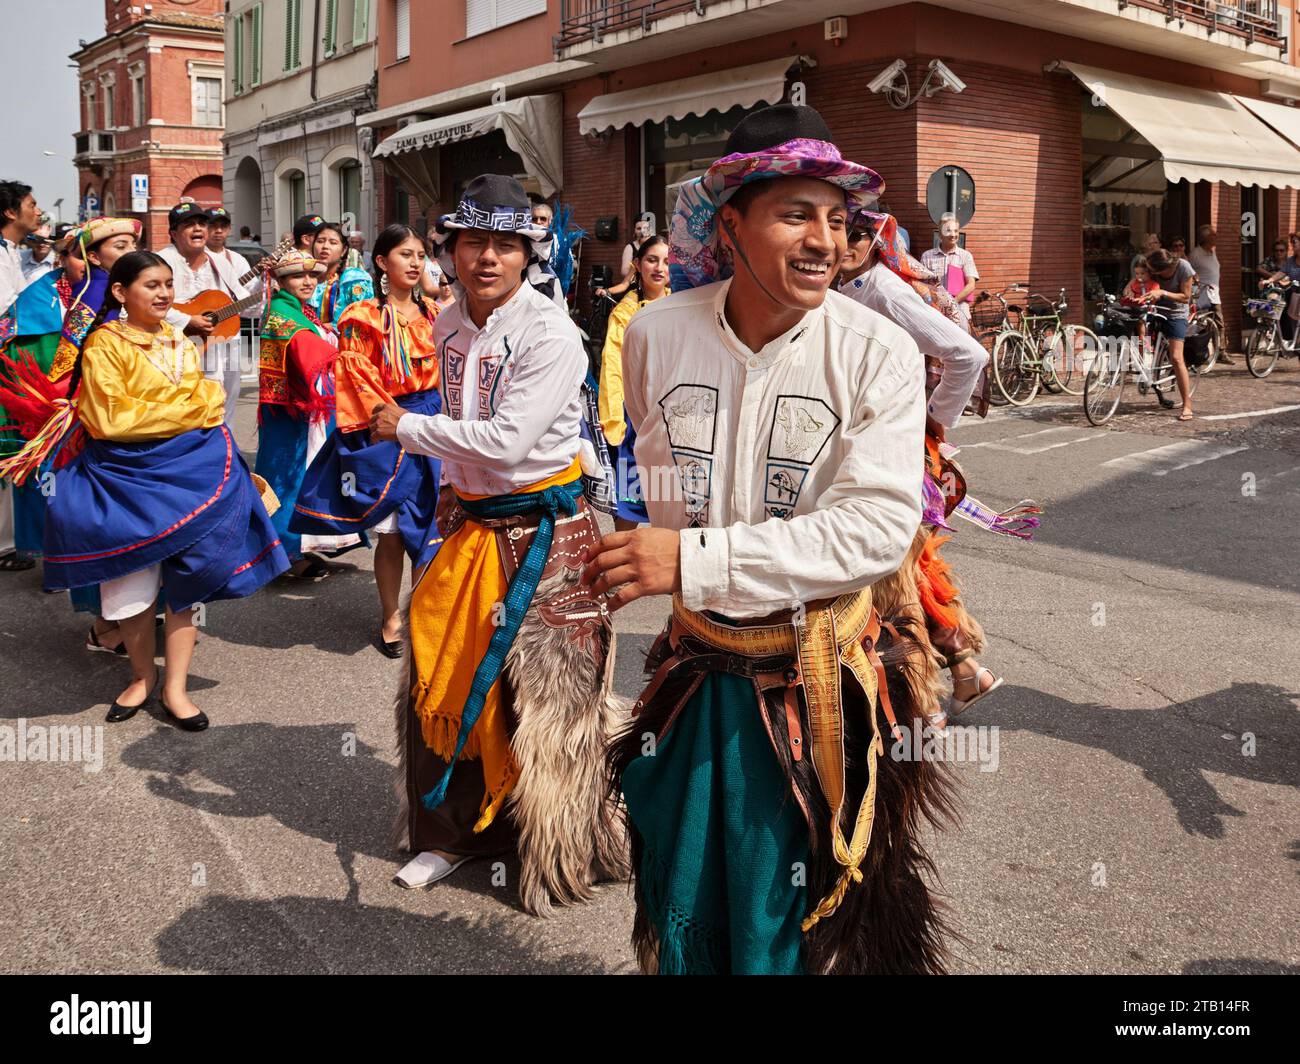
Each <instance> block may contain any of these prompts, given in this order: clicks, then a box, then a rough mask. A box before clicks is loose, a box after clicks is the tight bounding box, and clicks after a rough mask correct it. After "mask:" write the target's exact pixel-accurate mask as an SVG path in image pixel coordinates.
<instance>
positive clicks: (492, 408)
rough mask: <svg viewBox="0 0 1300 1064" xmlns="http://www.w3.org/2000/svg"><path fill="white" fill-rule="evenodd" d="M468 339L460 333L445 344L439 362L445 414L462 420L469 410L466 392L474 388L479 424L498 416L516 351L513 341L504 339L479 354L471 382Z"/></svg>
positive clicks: (511, 376)
mask: <svg viewBox="0 0 1300 1064" xmlns="http://www.w3.org/2000/svg"><path fill="white" fill-rule="evenodd" d="M468 339H469V338H468V337H462V336H461V334H460V332H459V330H458V331H456V332H453V333H451V335H449V336H448V337H447V338H446V339H445V340H444V341H443V342H442V350H441V351H440V352H439V358H440V360H441V361H440V369H441V373H442V387H443V398H444V399H445V400H446V412H447V414H448V415H449V416H451V417H453V418H455V419H456V420H457V421H461V420H463V419H464V414H465V409H466V403H465V389H466V388H473V389H475V392H476V394H475V399H476V400H477V402H476V409H477V413H476V417H477V419H478V420H479V421H488V420H490V419H491V418H492V416H493V415H494V414H495V413H496V411H497V406H498V404H499V403H500V402H501V398H502V396H503V395H504V394H505V393H506V391H507V390H508V388H509V384H510V381H511V380H512V379H513V377H514V368H515V359H514V351H513V350H511V347H510V338H509V337H508V336H502V337H501V338H500V339H499V340H497V341H495V342H494V343H493V344H492V345H491V347H488V348H487V350H485V351H484V352H483V353H482V354H480V356H479V359H478V366H477V369H476V371H475V373H474V375H473V376H474V379H473V380H468V379H467V376H468V369H469V343H468V342H467V341H468ZM484 346H485V347H486V346H487V345H484Z"/></svg>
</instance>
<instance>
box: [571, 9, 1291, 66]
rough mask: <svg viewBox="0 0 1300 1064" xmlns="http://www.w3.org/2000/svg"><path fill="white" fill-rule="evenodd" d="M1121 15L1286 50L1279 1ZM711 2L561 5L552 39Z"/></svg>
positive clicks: (574, 38)
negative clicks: (1156, 15)
mask: <svg viewBox="0 0 1300 1064" xmlns="http://www.w3.org/2000/svg"><path fill="white" fill-rule="evenodd" d="M1115 3H1116V5H1117V7H1118V8H1119V10H1121V11H1122V10H1124V8H1126V7H1142V8H1146V9H1147V10H1149V11H1161V12H1163V13H1164V15H1165V20H1166V22H1168V23H1169V24H1170V26H1173V25H1174V24H1175V23H1176V24H1177V25H1178V26H1180V27H1181V26H1184V25H1187V24H1188V23H1191V24H1193V25H1198V26H1203V27H1205V28H1206V29H1209V30H1210V31H1211V32H1213V33H1225V34H1228V35H1230V36H1235V37H1240V38H1242V39H1244V40H1245V41H1247V42H1248V43H1251V44H1254V43H1256V42H1259V43H1262V44H1267V45H1272V46H1276V47H1278V48H1279V49H1281V48H1283V47H1285V44H1286V31H1287V27H1286V26H1283V25H1282V24H1281V22H1280V21H1279V12H1278V0H1115ZM708 5H709V0H560V32H559V35H558V36H556V37H555V39H554V46H555V52H556V54H557V55H558V54H559V53H561V52H563V51H564V50H565V49H566V48H571V47H573V46H574V45H576V44H581V43H583V42H584V41H594V42H596V43H600V40H601V38H602V37H603V36H604V35H605V34H607V33H613V32H615V31H617V30H625V29H630V28H632V27H635V26H640V27H641V30H642V32H649V30H650V26H651V23H653V22H655V21H656V20H657V19H661V18H664V17H665V16H667V15H676V14H680V13H682V12H686V11H694V12H695V13H696V14H697V15H703V14H704V12H705V9H706V8H707V7H708Z"/></svg>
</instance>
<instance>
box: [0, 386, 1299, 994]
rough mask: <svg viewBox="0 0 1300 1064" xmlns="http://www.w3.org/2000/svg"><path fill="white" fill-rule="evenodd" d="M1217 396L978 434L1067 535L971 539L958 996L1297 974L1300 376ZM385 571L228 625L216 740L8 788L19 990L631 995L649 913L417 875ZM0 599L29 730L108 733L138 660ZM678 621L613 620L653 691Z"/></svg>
mask: <svg viewBox="0 0 1300 1064" xmlns="http://www.w3.org/2000/svg"><path fill="white" fill-rule="evenodd" d="M251 394H252V393H251V389H246V391H245V395H246V397H247V396H251ZM1197 398H1198V409H1199V410H1200V412H1201V413H1203V414H1207V415H1211V417H1215V418H1217V420H1209V419H1206V420H1197V421H1195V422H1192V423H1191V424H1190V425H1180V424H1177V423H1176V422H1174V421H1173V419H1172V418H1171V417H1170V416H1169V415H1168V414H1165V413H1164V412H1162V411H1160V410H1159V409H1158V408H1157V407H1156V405H1155V403H1154V401H1152V400H1149V399H1140V398H1139V397H1137V396H1136V395H1135V394H1133V393H1130V395H1129V399H1130V402H1129V403H1127V404H1126V405H1125V408H1124V410H1123V411H1122V412H1121V414H1120V416H1119V417H1117V419H1116V421H1115V422H1114V423H1113V425H1112V426H1111V427H1108V428H1106V429H1100V430H1099V429H1093V428H1091V427H1089V426H1088V425H1087V424H1086V422H1084V421H1083V419H1082V417H1081V416H1080V414H1079V412H1078V410H1079V408H1078V403H1079V401H1078V400H1068V397H1063V398H1056V397H1047V399H1046V400H1043V399H1040V400H1039V401H1038V402H1037V403H1036V404H1035V405H1034V406H1032V407H1030V408H1028V409H1027V410H1025V411H1012V412H1009V413H1008V412H1004V411H997V412H995V413H994V414H993V415H992V416H991V417H990V419H989V420H988V421H986V422H982V423H966V424H963V425H962V426H961V428H960V429H959V430H958V431H957V432H956V433H954V437H953V438H954V440H955V442H957V443H958V444H959V445H960V446H962V448H963V452H962V455H961V458H960V461H961V462H962V463H963V465H964V467H965V469H966V471H967V474H968V478H969V481H970V484H971V488H972V493H973V494H975V495H976V496H978V497H979V498H981V499H983V500H984V501H985V502H988V503H992V504H997V505H998V506H999V507H1001V506H1005V505H1009V504H1011V503H1013V502H1015V501H1016V500H1017V499H1020V498H1023V497H1027V496H1031V497H1034V498H1036V499H1038V500H1040V501H1041V502H1043V503H1044V504H1045V506H1046V508H1047V511H1048V512H1047V516H1046V520H1045V523H1044V527H1043V529H1042V530H1041V534H1040V535H1039V536H1038V538H1037V539H1036V540H1035V541H1034V542H1033V543H1028V544H1026V543H1020V542H1014V541H1009V540H1003V539H1001V538H1000V537H994V536H991V535H988V534H986V533H982V532H980V531H979V530H978V529H975V528H974V527H973V526H963V527H962V528H961V529H960V530H959V533H958V536H957V537H956V539H955V541H954V542H953V543H952V544H951V545H950V547H949V548H948V551H949V556H950V558H951V560H952V561H953V562H954V564H955V566H956V568H957V570H958V573H959V575H960V578H961V579H962V581H963V582H964V585H965V588H966V593H967V598H968V601H969V603H970V604H971V606H972V608H973V610H974V611H975V612H976V614H977V616H979V618H980V619H981V620H982V621H983V623H984V625H985V627H986V629H987V630H988V634H989V640H990V646H989V649H988V651H987V653H986V654H985V657H984V660H985V661H986V662H987V663H988V664H989V665H990V666H992V667H993V668H994V669H995V670H996V671H997V672H998V673H1000V674H1001V675H1004V676H1005V677H1006V680H1007V685H1006V687H1005V688H1004V689H1003V690H1002V691H1000V692H999V693H998V694H997V695H996V696H995V697H994V698H991V699H989V700H988V701H987V702H984V703H982V704H981V705H980V706H978V707H976V708H975V709H972V710H971V711H970V712H969V713H968V714H967V715H966V716H964V717H963V718H962V723H963V724H968V725H982V726H987V727H989V728H992V727H994V726H996V728H997V729H998V731H997V747H996V750H997V760H996V770H995V771H981V766H980V765H979V764H977V763H963V764H960V765H958V766H957V771H958V774H959V776H960V778H961V792H962V797H963V806H964V820H963V823H962V825H961V827H960V829H958V830H955V831H951V832H948V833H946V834H944V835H943V836H941V837H939V838H937V839H936V840H935V842H934V848H935V853H936V856H937V862H938V867H939V872H940V877H941V888H942V890H943V891H944V892H945V893H946V895H947V897H948V903H949V905H950V908H951V913H952V916H953V920H954V922H955V924H956V926H957V928H958V929H959V930H960V932H961V933H962V935H963V936H964V938H965V943H964V944H958V945H957V946H956V948H955V955H954V962H953V967H954V969H955V970H957V971H962V972H1221V971H1223V972H1226V971H1234V972H1235V971H1261V972H1274V971H1283V970H1286V971H1291V972H1296V971H1300V932H1298V930H1297V922H1296V920H1295V901H1296V897H1297V878H1296V877H1297V874H1298V873H1300V864H1298V863H1297V861H1298V860H1300V827H1298V826H1297V825H1298V824H1300V816H1298V815H1297V814H1300V800H1298V798H1297V783H1298V782H1300V738H1298V729H1297V698H1300V650H1297V643H1296V638H1295V633H1296V621H1297V618H1298V617H1300V566H1297V564H1296V560H1295V558H1296V548H1297V537H1296V523H1297V517H1300V369H1298V368H1297V365H1296V363H1295V362H1294V361H1289V362H1287V363H1285V364H1284V365H1283V366H1282V367H1281V368H1280V369H1279V370H1277V371H1275V373H1274V375H1273V377H1272V378H1270V379H1269V380H1267V381H1263V382H1257V381H1254V380H1252V379H1250V378H1249V377H1247V376H1246V375H1245V372H1244V370H1242V369H1240V368H1238V369H1236V370H1231V371H1227V372H1226V373H1225V372H1223V371H1220V370H1216V371H1215V373H1214V374H1212V375H1211V377H1209V378H1207V379H1205V380H1204V381H1203V382H1202V383H1201V388H1200V390H1199V392H1198V396H1197ZM1067 400H1068V401H1067ZM1287 407H1290V409H1278V408H1287ZM1270 410H1271V411H1274V412H1272V413H1262V414H1260V413H1255V414H1250V415H1249V416H1245V417H1241V416H1237V415H1239V414H1242V413H1249V412H1251V411H1270ZM1223 415H1226V416H1223ZM253 420H254V407H253V401H252V399H251V398H248V400H247V401H246V403H245V405H244V407H243V410H242V420H241V425H240V433H239V435H240V440H241V442H242V443H243V444H244V445H245V447H246V448H248V449H250V450H251V448H252V447H254V446H255V443H256V434H255V430H254V425H253ZM369 565H370V562H369V558H368V557H366V558H359V559H358V560H357V563H356V568H355V569H354V570H351V571H349V572H346V573H344V574H342V575H340V576H337V577H334V578H331V579H329V580H327V581H325V582H324V583H322V584H320V585H317V586H315V587H312V588H309V589H301V588H290V587H284V586H280V585H275V586H273V587H272V588H270V589H268V590H264V591H263V592H261V593H259V594H258V595H257V596H255V597H254V598H252V599H249V600H246V601H243V602H234V603H218V604H216V605H214V606H212V607H210V608H209V610H208V616H207V624H206V626H205V628H204V630H203V633H202V636H201V641H200V644H199V647H198V652H197V655H196V659H195V667H194V674H193V678H192V682H191V688H192V690H193V691H194V692H195V697H196V700H197V701H198V703H199V704H200V706H202V707H203V708H205V709H206V710H207V712H208V714H209V715H210V716H211V717H212V719H213V721H214V724H213V727H212V728H211V729H210V730H209V731H208V732H207V733H204V734H201V735H189V734H185V733H182V732H180V731H178V730H176V729H175V728H173V727H171V726H169V725H168V724H166V723H165V722H163V721H161V720H159V719H156V718H155V717H151V716H148V715H145V714H140V715H138V716H137V717H136V718H135V719H133V720H131V721H129V722H126V723H124V724H118V725H115V726H107V727H105V728H104V729H103V733H102V735H103V748H102V753H103V761H102V769H101V770H100V771H97V772H90V771H85V768H86V766H85V765H84V764H71V763H33V762H16V761H0V930H3V934H0V970H3V971H7V972H15V971H17V972H55V971H79V972H120V971H129V972H630V971H633V970H634V965H633V962H632V956H631V951H630V949H629V947H628V933H629V927H630V923H631V912H632V907H631V902H630V899H629V896H628V893H627V890H626V888H625V887H622V886H609V887H606V888H604V889H603V890H602V893H601V895H600V897H599V899H598V900H597V901H596V902H594V903H593V904H590V905H586V906H581V907H578V908H574V909H570V910H566V911H563V912H561V913H560V914H559V915H557V916H555V917H553V918H551V919H549V920H544V921H543V920H536V919H533V918H530V917H528V916H525V915H524V914H523V913H522V912H521V911H519V909H518V908H517V906H516V903H515V900H514V899H515V891H514V886H513V884H514V876H515V873H516V870H515V868H514V867H513V866H512V865H510V864H507V865H506V866H504V868H501V869H494V868H493V867H492V866H491V865H489V864H488V863H486V862H480V863H476V864H470V865H467V866H466V867H465V868H463V869H461V870H460V871H459V872H457V874H456V875H455V876H454V877H453V878H452V879H450V880H448V881H447V882H445V883H443V884H440V885H439V886H438V887H437V888H436V889H435V890H433V891H431V892H408V891H403V890H399V889H398V888H396V887H394V886H393V885H392V884H391V882H390V880H391V877H392V874H393V872H394V871H395V870H396V869H397V867H398V866H399V863H400V861H399V857H398V855H397V854H396V853H395V852H394V851H393V850H392V849H390V846H389V843H388V837H389V826H390V823H391V819H392V814H393V810H394V808H395V802H394V797H393V791H392V776H393V764H394V756H393V733H392V714H391V708H390V707H391V698H392V693H393V691H394V689H395V687H396V684H397V682H398V678H399V673H400V669H401V666H400V664H398V663H394V662H390V661H388V660H387V659H385V658H383V657H382V656H380V655H379V653H378V652H377V651H376V650H374V649H373V648H372V646H371V645H370V640H371V637H372V635H373V632H374V628H375V623H376V614H377V604H376V600H375V595H374V591H373V584H372V582H371V577H370V573H369ZM0 589H2V590H0V726H3V727H5V728H9V729H14V732H13V733H12V734H16V730H17V729H18V728H19V727H25V728H31V727H32V726H51V725H56V726H57V725H68V724H77V725H83V724H84V725H91V726H92V727H93V726H96V725H99V724H101V723H102V720H103V714H104V711H105V708H106V705H107V703H108V701H110V700H111V697H112V695H113V694H115V693H116V691H117V690H118V689H119V688H120V685H121V683H122V677H123V675H124V670H123V665H122V664H121V663H120V662H119V661H117V660H116V659H114V658H110V657H109V656H107V655H99V654H88V653H86V652H85V651H83V650H82V649H81V641H82V638H83V636H84V627H85V625H84V623H83V619H82V618H81V617H79V616H74V615H73V614H72V612H71V611H70V609H69V607H68V605H67V602H66V599H65V598H64V597H62V596H46V595H43V594H42V593H41V592H40V590H39V577H38V575H37V574H36V573H25V574H17V575H14V574H0ZM664 613H665V607H664V605H663V604H662V603H661V602H657V601H656V602H650V603H639V604H637V605H636V606H635V607H633V608H630V609H628V610H627V611H625V612H624V613H623V614H622V615H621V616H620V618H619V630H620V644H619V653H620V658H619V671H618V677H619V683H618V686H619V689H620V690H621V691H623V692H624V693H626V694H629V695H632V694H635V693H636V691H637V689H638V684H639V675H638V663H639V660H640V657H641V652H642V650H643V649H644V648H645V647H646V646H647V645H648V643H649V641H650V639H651V637H652V635H653V633H654V632H655V631H657V629H658V628H659V626H660V624H661V622H662V619H663V616H664ZM984 734H985V738H986V741H987V742H991V741H992V732H985V733H984ZM3 749H4V747H3V734H2V733H0V752H2V751H3ZM993 749H994V748H993V747H992V746H989V747H987V751H988V752H989V753H991V752H992V750H993ZM990 764H991V762H990ZM92 767H93V766H92ZM503 878H504V883H502V882H501V881H502V879H503Z"/></svg>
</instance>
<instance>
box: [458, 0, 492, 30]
mask: <svg viewBox="0 0 1300 1064" xmlns="http://www.w3.org/2000/svg"><path fill="white" fill-rule="evenodd" d="M495 22H496V0H465V36H466V37H473V36H475V35H477V34H480V33H486V32H487V31H488V30H490V29H491V28H492V27H493V25H495Z"/></svg>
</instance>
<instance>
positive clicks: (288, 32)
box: [284, 0, 302, 70]
mask: <svg viewBox="0 0 1300 1064" xmlns="http://www.w3.org/2000/svg"><path fill="white" fill-rule="evenodd" d="M301 14H302V0H288V3H286V4H285V5H284V69H285V70H297V69H298V54H299V50H298V29H299V25H300V23H301V22H302V19H301V17H300V16H301Z"/></svg>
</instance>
